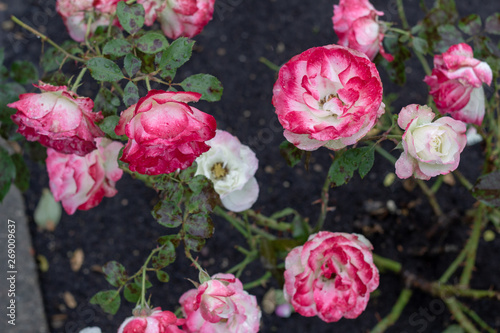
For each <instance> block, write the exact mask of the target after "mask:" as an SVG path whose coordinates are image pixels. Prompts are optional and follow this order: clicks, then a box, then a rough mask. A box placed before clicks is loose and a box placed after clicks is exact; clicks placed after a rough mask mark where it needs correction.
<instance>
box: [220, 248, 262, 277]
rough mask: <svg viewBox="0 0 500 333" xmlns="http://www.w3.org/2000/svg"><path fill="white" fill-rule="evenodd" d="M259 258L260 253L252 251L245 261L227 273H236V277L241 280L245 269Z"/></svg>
mask: <svg viewBox="0 0 500 333" xmlns="http://www.w3.org/2000/svg"><path fill="white" fill-rule="evenodd" d="M257 257H258V252H257V251H252V252H251V253H249V255H247V256H246V257H245V259H243V261H241V262H240V263H239V264H236V265H234V266H233V267H231V268H230V269H229V270H228V271H227V272H226V273H234V272H236V274H235V276H236V277H237V278H239V277H240V276H241V273H243V269H245V267H246V266H247V265H248V264H250V263H251V262H252V261H254V260H255V259H257Z"/></svg>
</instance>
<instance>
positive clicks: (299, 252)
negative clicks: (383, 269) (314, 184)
mask: <svg viewBox="0 0 500 333" xmlns="http://www.w3.org/2000/svg"><path fill="white" fill-rule="evenodd" d="M372 249H373V247H372V245H371V244H370V242H369V241H368V240H367V239H366V238H365V237H364V236H362V235H357V234H347V233H340V232H329V231H321V232H319V233H317V234H313V235H311V236H309V239H308V240H307V242H306V243H305V244H304V245H303V246H299V247H296V248H294V249H293V250H292V251H290V253H288V255H287V257H286V260H285V286H284V290H283V291H284V296H285V299H286V300H287V301H289V302H290V303H291V304H292V306H293V307H294V309H295V311H297V312H298V313H300V314H301V315H303V316H306V317H312V316H318V317H319V318H321V319H322V320H324V321H326V322H328V323H330V322H335V321H338V320H340V319H341V318H342V317H345V318H348V319H352V318H356V317H358V316H359V315H360V314H361V313H362V312H363V311H364V310H365V308H366V305H367V303H368V300H369V299H370V293H371V292H372V291H374V290H375V289H377V287H378V283H379V273H378V270H377V267H376V266H375V264H374V263H373V257H372V252H371V251H372Z"/></svg>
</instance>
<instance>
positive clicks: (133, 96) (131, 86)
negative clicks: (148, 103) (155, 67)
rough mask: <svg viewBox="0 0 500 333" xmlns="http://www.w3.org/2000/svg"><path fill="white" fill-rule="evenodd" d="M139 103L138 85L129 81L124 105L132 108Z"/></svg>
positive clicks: (124, 93)
mask: <svg viewBox="0 0 500 333" xmlns="http://www.w3.org/2000/svg"><path fill="white" fill-rule="evenodd" d="M138 101H139V89H138V88H137V86H136V84H135V83H134V82H132V81H129V82H128V83H127V85H126V86H125V89H123V103H125V105H126V106H131V105H133V104H135V103H137V102H138Z"/></svg>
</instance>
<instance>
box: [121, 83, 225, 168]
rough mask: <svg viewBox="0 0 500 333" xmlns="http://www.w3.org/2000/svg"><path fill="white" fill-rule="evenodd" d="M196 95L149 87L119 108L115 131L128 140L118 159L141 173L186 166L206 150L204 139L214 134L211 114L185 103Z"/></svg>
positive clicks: (194, 99)
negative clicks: (123, 109) (127, 106)
mask: <svg viewBox="0 0 500 333" xmlns="http://www.w3.org/2000/svg"><path fill="white" fill-rule="evenodd" d="M200 97H201V94H199V93H194V92H165V91H161V90H151V91H149V93H148V94H147V95H146V96H145V97H143V98H141V99H140V100H139V102H137V104H134V105H132V106H130V107H129V108H128V109H126V110H125V111H123V112H122V114H121V116H120V121H119V122H118V125H117V126H116V128H115V133H116V134H117V135H127V136H128V138H129V140H128V142H127V145H126V146H125V149H124V150H123V155H122V157H121V158H120V160H121V161H123V162H126V163H128V164H129V168H130V170H132V171H137V172H139V173H141V174H145V175H159V174H163V173H171V172H173V171H176V170H177V169H181V170H183V169H186V168H188V167H189V166H190V165H191V164H192V163H193V162H194V160H195V159H196V158H197V157H198V156H200V155H201V154H202V153H204V152H206V151H207V150H208V149H210V146H208V145H207V144H206V141H207V140H210V139H212V138H213V137H214V136H215V129H216V123H215V119H214V117H212V116H211V115H209V114H206V113H204V112H202V111H200V110H198V109H196V108H194V107H191V106H189V105H188V104H187V103H188V102H196V101H198V100H199V99H200Z"/></svg>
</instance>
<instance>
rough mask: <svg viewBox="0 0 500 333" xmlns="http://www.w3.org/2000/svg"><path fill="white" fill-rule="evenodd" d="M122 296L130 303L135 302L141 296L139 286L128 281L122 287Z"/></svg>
mask: <svg viewBox="0 0 500 333" xmlns="http://www.w3.org/2000/svg"><path fill="white" fill-rule="evenodd" d="M123 296H125V299H126V300H127V301H129V302H130V303H137V301H138V300H139V298H140V297H141V287H139V286H138V285H137V284H135V283H129V284H127V285H126V286H125V288H123Z"/></svg>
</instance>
